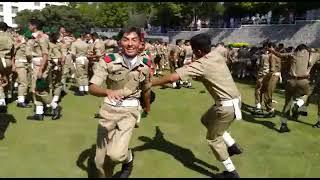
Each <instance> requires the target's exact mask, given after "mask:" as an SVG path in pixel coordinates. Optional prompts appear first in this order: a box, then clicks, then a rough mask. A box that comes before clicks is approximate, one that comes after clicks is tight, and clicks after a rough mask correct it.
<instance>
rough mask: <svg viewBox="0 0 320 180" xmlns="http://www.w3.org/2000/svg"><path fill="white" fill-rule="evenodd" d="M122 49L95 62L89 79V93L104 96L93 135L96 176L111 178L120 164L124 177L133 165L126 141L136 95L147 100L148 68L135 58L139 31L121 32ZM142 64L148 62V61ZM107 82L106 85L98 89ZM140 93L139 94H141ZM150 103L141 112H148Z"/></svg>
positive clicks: (135, 109)
mask: <svg viewBox="0 0 320 180" xmlns="http://www.w3.org/2000/svg"><path fill="white" fill-rule="evenodd" d="M123 33H124V34H123V36H122V39H121V41H120V44H121V47H122V52H121V54H122V55H120V54H117V53H115V54H110V55H108V56H106V57H105V58H104V59H102V60H100V61H99V64H98V65H97V68H96V69H95V72H94V76H93V77H92V79H91V80H90V83H91V84H90V93H91V94H92V95H94V96H98V97H105V101H104V103H103V104H102V106H101V109H100V115H101V116H102V119H100V121H99V125H98V134H97V150H96V157H95V162H96V167H97V169H98V172H99V175H100V177H111V176H112V174H113V169H114V166H115V165H116V164H117V163H123V164H122V169H121V174H120V177H123V178H127V177H129V175H130V174H131V171H132V168H133V154H132V152H131V150H129V149H128V146H129V142H130V139H131V136H132V133H133V129H134V127H135V124H136V121H137V120H138V118H139V116H140V111H139V108H140V107H139V106H140V105H139V98H140V96H144V97H146V99H150V96H149V93H150V91H149V90H150V85H151V84H150V80H149V73H150V72H149V67H148V66H147V65H145V63H146V62H143V61H144V59H141V58H139V56H138V54H139V48H141V32H140V30H139V29H138V28H130V29H128V30H126V31H124V32H123ZM146 64H148V65H150V61H149V62H147V63H146ZM105 82H107V88H108V89H104V88H101V85H102V84H103V83H105ZM141 93H142V94H141ZM149 110H150V104H149V105H147V106H146V108H145V111H147V112H149Z"/></svg>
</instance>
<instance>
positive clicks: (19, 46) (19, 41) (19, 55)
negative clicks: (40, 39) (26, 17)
mask: <svg viewBox="0 0 320 180" xmlns="http://www.w3.org/2000/svg"><path fill="white" fill-rule="evenodd" d="M26 48H27V41H26V39H25V38H24V37H23V36H18V37H17V38H16V39H15V43H14V58H15V62H19V61H24V62H26V61H27V53H26V50H27V49H26Z"/></svg>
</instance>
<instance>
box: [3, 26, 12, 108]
mask: <svg viewBox="0 0 320 180" xmlns="http://www.w3.org/2000/svg"><path fill="white" fill-rule="evenodd" d="M7 29H8V25H7V24H6V23H5V22H0V64H1V65H0V74H1V81H2V82H1V85H0V112H6V111H7V108H6V107H7V105H6V101H5V98H6V96H5V89H8V84H9V82H8V81H9V78H10V74H11V72H12V71H11V69H12V56H13V50H14V39H13V36H12V35H11V34H10V33H8V32H6V31H7Z"/></svg>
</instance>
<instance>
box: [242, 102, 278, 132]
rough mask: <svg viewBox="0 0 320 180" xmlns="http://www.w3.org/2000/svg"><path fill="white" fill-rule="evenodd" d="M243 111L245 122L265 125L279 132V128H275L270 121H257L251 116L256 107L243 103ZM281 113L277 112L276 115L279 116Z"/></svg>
mask: <svg viewBox="0 0 320 180" xmlns="http://www.w3.org/2000/svg"><path fill="white" fill-rule="evenodd" d="M241 109H242V119H243V120H244V121H247V122H250V123H255V124H260V125H263V126H265V127H267V128H269V129H271V130H274V131H277V132H279V130H278V129H277V128H275V126H276V125H275V124H274V123H273V122H270V121H263V120H256V119H255V118H254V117H253V115H252V114H251V113H252V112H253V109H254V107H252V106H250V105H247V104H245V103H242V105H241ZM279 113H280V112H278V111H276V114H279Z"/></svg>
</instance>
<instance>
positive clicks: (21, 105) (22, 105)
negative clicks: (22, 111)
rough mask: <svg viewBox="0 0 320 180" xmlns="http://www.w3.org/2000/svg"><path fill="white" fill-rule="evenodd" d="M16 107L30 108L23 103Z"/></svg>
mask: <svg viewBox="0 0 320 180" xmlns="http://www.w3.org/2000/svg"><path fill="white" fill-rule="evenodd" d="M17 107H20V108H31V107H32V106H31V105H29V104H26V103H24V102H23V103H18V104H17Z"/></svg>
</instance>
